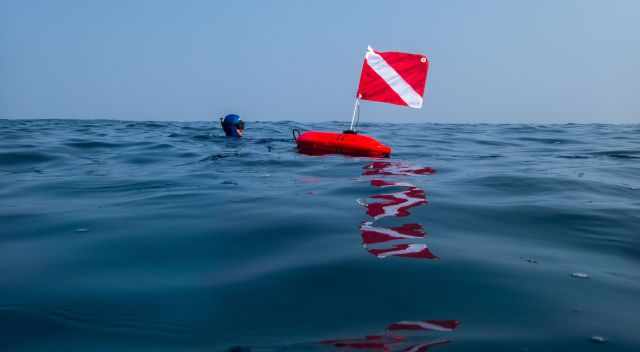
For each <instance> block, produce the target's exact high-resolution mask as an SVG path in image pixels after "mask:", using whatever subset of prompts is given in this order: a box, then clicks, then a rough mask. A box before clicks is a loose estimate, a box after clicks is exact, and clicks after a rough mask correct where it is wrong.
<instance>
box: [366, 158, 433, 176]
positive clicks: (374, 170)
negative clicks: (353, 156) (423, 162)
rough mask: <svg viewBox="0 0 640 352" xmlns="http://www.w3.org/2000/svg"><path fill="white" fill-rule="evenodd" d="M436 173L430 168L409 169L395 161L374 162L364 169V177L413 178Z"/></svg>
mask: <svg viewBox="0 0 640 352" xmlns="http://www.w3.org/2000/svg"><path fill="white" fill-rule="evenodd" d="M435 172H436V171H435V170H434V169H432V168H430V167H421V168H416V167H411V166H409V165H407V164H404V163H401V162H397V161H374V162H372V163H370V164H368V165H366V166H365V167H364V171H363V173H362V174H363V175H364V176H374V175H385V176H415V175H431V174H433V173H435Z"/></svg>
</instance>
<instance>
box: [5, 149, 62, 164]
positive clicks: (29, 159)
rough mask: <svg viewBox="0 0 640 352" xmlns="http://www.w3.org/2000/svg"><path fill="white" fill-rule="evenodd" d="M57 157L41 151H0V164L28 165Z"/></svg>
mask: <svg viewBox="0 0 640 352" xmlns="http://www.w3.org/2000/svg"><path fill="white" fill-rule="evenodd" d="M55 159H57V157H56V156H54V155H52V154H49V153H42V152H5V153H0V165H3V166H12V165H28V164H39V163H45V162H49V161H52V160H55Z"/></svg>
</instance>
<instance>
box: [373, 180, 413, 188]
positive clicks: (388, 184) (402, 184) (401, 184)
mask: <svg viewBox="0 0 640 352" xmlns="http://www.w3.org/2000/svg"><path fill="white" fill-rule="evenodd" d="M371 185H372V186H373V187H380V188H387V187H409V188H416V186H415V185H413V184H411V183H408V182H392V181H385V180H371Z"/></svg>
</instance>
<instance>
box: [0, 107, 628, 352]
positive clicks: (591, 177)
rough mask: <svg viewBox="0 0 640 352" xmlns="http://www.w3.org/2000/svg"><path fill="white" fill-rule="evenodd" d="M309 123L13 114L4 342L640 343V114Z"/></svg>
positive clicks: (457, 347)
mask: <svg viewBox="0 0 640 352" xmlns="http://www.w3.org/2000/svg"><path fill="white" fill-rule="evenodd" d="M294 127H295V128H303V129H324V130H341V129H343V128H344V127H345V126H344V125H341V124H337V123H325V124H316V125H312V124H299V123H293V122H278V123H266V122H253V123H249V124H248V129H247V131H246V135H247V137H246V138H244V139H242V140H230V139H226V138H224V137H223V136H222V133H221V131H220V130H219V128H218V126H217V124H216V123H208V122H198V123H159V122H127V121H70V120H31V121H29V120H0V349H1V350H3V351H52V350H58V351H228V350H232V351H278V350H288V351H296V350H319V351H343V350H344V351H348V350H350V349H351V350H352V349H370V350H383V349H386V350H388V351H403V350H406V351H411V352H424V351H426V350H427V349H429V350H431V349H433V350H436V351H440V350H441V351H443V352H445V351H472V350H473V351H502V350H504V351H507V350H508V351H638V350H640V125H626V126H623V125H620V126H614V125H439V124H415V125H411V124H410V125H392V124H365V125H364V126H363V130H364V132H365V133H367V134H370V135H372V136H375V137H377V138H378V139H380V140H381V141H383V142H385V143H387V144H389V145H391V146H392V147H393V148H394V153H393V156H392V158H391V159H387V160H373V159H367V158H353V157H344V156H324V157H314V156H305V155H300V154H298V153H297V152H296V150H295V148H294V144H293V142H292V140H291V137H290V135H291V129H292V128H294ZM597 336H600V337H602V338H603V339H605V341H604V343H600V342H598V341H596V340H597V339H598V338H597ZM593 337H596V338H595V339H594V338H593Z"/></svg>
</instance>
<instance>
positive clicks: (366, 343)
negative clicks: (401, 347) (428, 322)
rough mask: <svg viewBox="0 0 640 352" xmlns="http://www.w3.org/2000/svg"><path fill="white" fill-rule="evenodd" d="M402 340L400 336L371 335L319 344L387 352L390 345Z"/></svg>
mask: <svg viewBox="0 0 640 352" xmlns="http://www.w3.org/2000/svg"><path fill="white" fill-rule="evenodd" d="M403 340H404V337H402V336H393V335H373V336H365V337H364V338H355V339H337V340H324V341H320V343H322V344H325V345H333V346H335V347H347V348H355V349H378V350H385V351H386V350H388V348H389V346H390V345H393V344H397V343H400V342H402V341H403Z"/></svg>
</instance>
